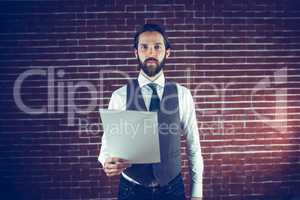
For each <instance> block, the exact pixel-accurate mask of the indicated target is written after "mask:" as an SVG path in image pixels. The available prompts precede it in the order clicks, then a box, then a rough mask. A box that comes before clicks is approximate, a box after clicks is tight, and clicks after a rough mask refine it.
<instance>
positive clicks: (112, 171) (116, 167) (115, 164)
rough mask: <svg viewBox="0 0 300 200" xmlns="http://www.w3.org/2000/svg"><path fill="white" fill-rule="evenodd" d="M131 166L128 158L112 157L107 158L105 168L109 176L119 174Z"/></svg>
mask: <svg viewBox="0 0 300 200" xmlns="http://www.w3.org/2000/svg"><path fill="white" fill-rule="evenodd" d="M130 166H131V164H130V163H129V162H128V161H127V160H124V159H121V158H115V157H110V158H107V159H106V160H105V163H104V166H103V169H104V172H105V173H106V175H107V176H117V175H120V174H121V173H122V172H123V171H124V170H125V169H126V168H128V167H130Z"/></svg>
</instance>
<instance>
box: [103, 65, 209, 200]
mask: <svg viewBox="0 0 300 200" xmlns="http://www.w3.org/2000/svg"><path fill="white" fill-rule="evenodd" d="M151 82H152V81H151V80H150V79H149V78H147V77H146V75H145V74H144V73H143V72H142V71H141V72H140V74H139V76H138V83H139V86H140V88H141V92H142V95H143V98H144V101H145V105H146V107H147V109H148V108H149V106H150V101H151V96H152V89H151V88H150V87H149V86H147V84H148V83H151ZM152 83H156V84H157V85H158V86H157V93H158V96H159V98H160V99H161V98H162V95H163V89H164V85H165V77H164V74H163V72H162V71H161V73H160V75H159V76H158V77H157V78H156V79H155V80H154V81H153V82H152ZM176 85H177V91H178V104H179V118H180V123H181V127H182V129H183V131H184V134H185V136H186V139H187V149H188V158H189V161H190V174H191V181H192V183H191V186H192V188H191V189H192V190H191V192H192V193H191V195H192V197H202V196H203V190H202V177H203V158H202V155H201V148H200V141H199V133H198V125H197V119H196V113H195V104H194V101H193V98H192V95H191V92H190V90H188V89H187V88H186V87H184V86H181V85H179V84H176ZM126 93H127V86H126V85H124V86H123V87H121V88H119V89H117V90H116V91H114V92H113V94H112V96H111V99H110V102H109V105H108V109H113V110H126ZM107 157H109V152H108V150H107V145H106V138H105V133H104V135H103V136H102V145H101V150H100V155H99V158H98V160H99V161H100V162H101V164H102V166H104V162H105V160H106V158H107ZM122 175H123V176H124V177H125V178H127V179H128V180H130V181H133V182H135V183H136V181H135V180H132V179H131V178H130V177H128V176H126V175H125V174H124V173H122Z"/></svg>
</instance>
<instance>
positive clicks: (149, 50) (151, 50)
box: [147, 47, 156, 57]
mask: <svg viewBox="0 0 300 200" xmlns="http://www.w3.org/2000/svg"><path fill="white" fill-rule="evenodd" d="M147 54H148V57H156V53H155V50H154V47H149V48H148V51H147Z"/></svg>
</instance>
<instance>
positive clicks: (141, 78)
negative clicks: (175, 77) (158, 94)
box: [138, 70, 165, 87]
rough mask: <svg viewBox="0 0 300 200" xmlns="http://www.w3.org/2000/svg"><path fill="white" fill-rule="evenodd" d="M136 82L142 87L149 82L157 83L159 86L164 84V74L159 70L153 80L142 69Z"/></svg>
mask: <svg viewBox="0 0 300 200" xmlns="http://www.w3.org/2000/svg"><path fill="white" fill-rule="evenodd" d="M138 82H139V85H140V87H143V86H145V85H147V84H149V83H155V84H157V85H159V86H160V87H164V86H165V76H164V72H163V71H161V72H160V73H159V74H157V77H155V79H154V80H151V79H150V78H149V77H148V76H147V75H146V74H145V73H144V72H143V71H142V70H141V71H140V73H139V76H138Z"/></svg>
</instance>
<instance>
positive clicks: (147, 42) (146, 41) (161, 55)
mask: <svg viewBox="0 0 300 200" xmlns="http://www.w3.org/2000/svg"><path fill="white" fill-rule="evenodd" d="M169 55H170V49H166V47H165V44H164V38H163V36H162V35H161V34H160V33H159V32H156V31H153V32H144V33H142V34H141V35H140V36H139V43H138V49H137V50H135V56H136V57H137V58H138V61H139V67H140V69H142V70H143V71H144V72H145V74H147V75H148V76H150V77H151V76H155V75H156V74H158V73H159V72H160V71H161V69H162V68H163V67H164V64H165V60H166V58H168V57H169Z"/></svg>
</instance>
